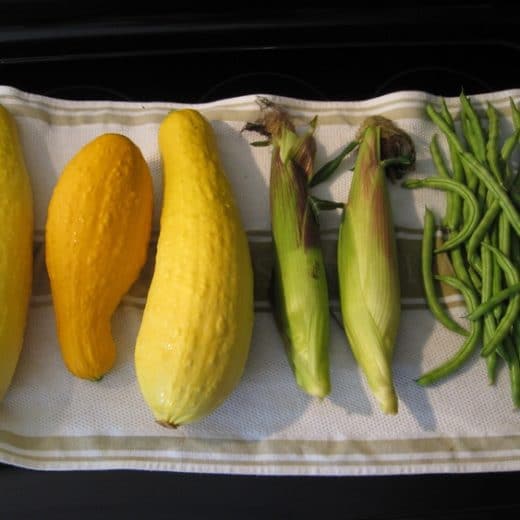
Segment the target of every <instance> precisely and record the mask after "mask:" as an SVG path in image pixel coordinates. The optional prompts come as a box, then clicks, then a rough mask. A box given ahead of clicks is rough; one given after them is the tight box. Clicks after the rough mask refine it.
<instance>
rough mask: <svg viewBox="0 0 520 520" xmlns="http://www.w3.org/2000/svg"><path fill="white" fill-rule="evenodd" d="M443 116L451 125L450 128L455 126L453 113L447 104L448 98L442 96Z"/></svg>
mask: <svg viewBox="0 0 520 520" xmlns="http://www.w3.org/2000/svg"><path fill="white" fill-rule="evenodd" d="M441 116H442V117H443V118H444V121H446V123H447V124H448V125H449V126H450V128H453V129H454V128H455V122H454V121H453V117H451V113H450V111H449V109H448V105H446V100H445V99H444V98H441Z"/></svg>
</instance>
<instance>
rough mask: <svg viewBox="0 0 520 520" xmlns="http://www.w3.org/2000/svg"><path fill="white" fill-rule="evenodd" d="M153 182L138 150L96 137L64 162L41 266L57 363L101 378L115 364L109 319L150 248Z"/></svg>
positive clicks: (118, 139) (117, 139)
mask: <svg viewBox="0 0 520 520" xmlns="http://www.w3.org/2000/svg"><path fill="white" fill-rule="evenodd" d="M152 205H153V188H152V180H151V175H150V171H149V168H148V165H147V163H146V161H145V159H144V157H143V156H142V153H141V151H140V149H139V148H138V147H137V145H135V144H134V143H133V142H132V141H131V140H130V139H129V138H127V137H125V136H123V135H120V134H102V135H100V136H98V137H97V138H95V139H94V140H92V141H90V142H89V143H87V144H86V145H85V146H84V147H83V148H81V149H80V150H79V151H78V152H77V153H76V155H75V156H74V157H72V159H71V160H70V161H69V163H68V164H67V165H66V166H65V168H64V170H63V172H62V174H61V176H60V178H59V180H58V183H57V184H56V186H55V189H54V191H53V194H52V197H51V201H50V203H49V208H48V216H47V223H46V237H45V239H46V263H47V270H48V273H49V279H50V282H51V291H52V297H53V303H54V309H55V316H56V328H57V333H58V339H59V343H60V348H61V352H62V356H63V360H64V362H65V364H66V366H67V368H68V369H69V370H70V372H71V373H72V374H74V375H76V376H77V377H80V378H84V379H90V380H99V379H100V378H101V377H102V376H103V375H104V374H106V373H107V372H108V371H109V370H110V369H111V368H112V367H113V365H114V362H115V359H116V346H115V343H114V339H113V337H112V333H111V318H112V315H113V313H114V312H115V310H116V308H117V306H118V305H119V303H120V301H121V299H122V297H123V296H124V294H126V292H127V291H128V290H129V288H130V287H131V285H132V284H133V282H134V281H135V280H136V279H137V277H138V275H139V273H140V271H141V269H142V267H143V266H144V263H145V261H146V255H147V250H148V243H149V240H150V233H151V220H152Z"/></svg>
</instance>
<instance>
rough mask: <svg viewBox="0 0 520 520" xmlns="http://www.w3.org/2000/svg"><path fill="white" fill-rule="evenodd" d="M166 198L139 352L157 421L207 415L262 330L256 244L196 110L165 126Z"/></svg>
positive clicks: (174, 115) (139, 368)
mask: <svg viewBox="0 0 520 520" xmlns="http://www.w3.org/2000/svg"><path fill="white" fill-rule="evenodd" d="M159 147H160V151H161V156H162V159H163V165H164V197H163V208H162V214H161V229H160V234H159V240H158V245H157V256H156V264H155V271H154V275H153V279H152V283H151V286H150V290H149V293H148V298H147V302H146V307H145V310H144V315H143V320H142V323H141V328H140V331H139V334H138V338H137V345H136V350H135V365H136V373H137V378H138V382H139V385H140V388H141V392H142V394H143V396H144V399H145V401H146V402H147V404H148V405H149V407H150V408H151V410H152V412H153V414H154V416H155V418H156V420H157V421H158V422H159V423H161V424H164V425H170V426H179V425H182V424H187V423H191V422H193V421H196V420H198V419H201V418H202V417H204V416H206V415H207V414H209V413H210V412H212V411H213V410H214V409H215V408H217V407H218V406H219V405H220V404H221V403H222V402H223V401H224V400H225V399H226V398H227V396H228V395H229V394H230V393H231V392H232V390H233V389H234V388H235V386H236V385H237V383H238V381H239V379H240V378H241V376H242V373H243V370H244V366H245V363H246V359H247V356H248V353H249V346H250V341H251V335H252V328H253V315H254V314H253V273H252V265H251V258H250V252H249V244H248V241H247V236H246V234H245V231H244V229H243V227H242V223H241V217H240V213H239V210H238V207H237V205H236V203H235V200H234V194H233V192H232V188H231V186H230V184H229V182H228V179H227V177H226V173H225V172H224V170H223V167H222V164H221V161H220V157H219V152H218V148H217V144H216V141H215V137H214V134H213V129H212V127H211V125H210V124H209V122H208V121H207V120H206V119H205V118H204V117H203V116H202V115H201V114H200V113H199V112H197V111H194V110H189V109H185V110H179V111H177V112H171V113H170V114H168V115H167V116H166V118H165V119H164V120H163V122H162V124H161V127H160V129H159Z"/></svg>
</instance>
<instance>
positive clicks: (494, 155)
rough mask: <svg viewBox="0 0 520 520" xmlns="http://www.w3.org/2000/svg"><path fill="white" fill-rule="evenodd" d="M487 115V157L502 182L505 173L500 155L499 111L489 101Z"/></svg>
mask: <svg viewBox="0 0 520 520" xmlns="http://www.w3.org/2000/svg"><path fill="white" fill-rule="evenodd" d="M487 115H488V121H489V127H488V140H487V143H486V158H487V162H488V164H489V168H490V169H491V171H492V172H493V175H494V176H495V177H496V179H497V181H500V182H501V181H502V177H503V175H502V168H501V164H500V156H499V155H498V141H499V138H500V132H499V120H498V112H497V110H496V108H495V107H494V106H493V105H492V104H491V103H488V106H487Z"/></svg>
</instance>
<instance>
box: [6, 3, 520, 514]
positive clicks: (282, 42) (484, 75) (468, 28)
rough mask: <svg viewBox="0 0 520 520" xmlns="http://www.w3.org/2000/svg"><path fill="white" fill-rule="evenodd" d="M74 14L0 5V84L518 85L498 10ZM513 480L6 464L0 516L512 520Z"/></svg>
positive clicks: (113, 9)
mask: <svg viewBox="0 0 520 520" xmlns="http://www.w3.org/2000/svg"><path fill="white" fill-rule="evenodd" d="M76 4H77V3H75V2H58V1H43V0H42V1H14V0H10V1H0V84H4V85H12V86H15V87H18V88H21V89H24V90H28V91H31V92H35V93H41V94H46V95H50V96H56V97H63V98H70V99H114V100H121V99H125V100H142V101H156V100H169V101H179V102H188V103H197V102H203V101H210V100H214V99H219V98H222V97H229V96H236V95H241V94H248V93H271V94H281V95H287V96H292V97H302V98H307V99H316V100H327V99H338V100H354V99H364V98H369V97H373V96H377V95H381V94H385V93H388V92H392V91H396V90H426V91H429V92H432V93H434V94H439V95H444V96H456V95H458V94H459V93H460V91H461V89H462V88H464V90H465V92H466V93H468V94H473V93H478V92H485V91H490V90H500V89H507V88H518V87H520V79H519V78H520V73H519V71H520V47H519V43H520V30H519V28H520V24H519V23H520V16H519V14H520V10H519V8H518V7H504V6H503V5H502V4H500V3H493V2H435V3H431V2H430V3H428V2H427V3H424V4H420V3H417V4H415V3H412V2H408V3H406V2H397V3H396V2H392V3H377V2H375V3H374V2H370V3H368V2H366V4H367V5H363V2H358V3H356V5H347V6H346V7H344V8H334V9H333V8H329V7H320V5H318V6H315V5H314V6H305V4H303V5H302V4H300V5H299V7H298V8H289V6H286V5H285V4H282V3H280V4H279V5H277V6H276V8H275V7H273V6H269V5H266V4H259V3H256V4H255V6H254V8H249V9H242V10H240V9H237V8H236V7H235V8H233V9H231V8H226V6H225V5H223V4H222V3H219V4H218V5H214V6H213V8H211V7H210V8H205V7H202V6H198V5H190V6H189V7H185V6H172V5H170V4H166V5H165V6H164V5H163V3H162V2H154V1H147V2H144V3H143V4H145V5H139V4H138V5H136V6H135V7H132V6H128V5H125V4H126V3H123V2H115V1H112V2H107V1H105V2H99V1H90V2H88V3H84V4H78V5H76ZM316 4H320V3H319V2H316ZM360 4H361V5H360ZM475 398H478V396H476V397H475ZM0 428H1V425H0ZM519 477H520V473H519V472H511V473H497V474H464V475H419V476H399V477H397V476H388V477H349V478H347V477H345V478H327V477H320V478H311V477H305V478H288V477H278V478H272V477H241V476H227V475H190V474H173V473H153V472H138V471H99V472H88V471H83V472H81V471H79V472H37V471H29V470H24V469H21V468H15V467H11V466H7V465H0V517H1V518H2V519H4V518H5V519H10V518H37V517H41V516H46V517H47V516H48V517H49V518H55V519H61V518H119V517H122V516H125V517H127V518H135V517H142V516H144V515H147V516H148V515H149V516H150V517H151V518H183V519H184V518H188V519H199V518H225V519H231V518H241V519H250V518H251V519H256V518H262V519H264V518H288V519H291V518H299V519H300V518H311V517H312V518H314V517H317V516H320V517H324V518H356V519H373V518H385V519H397V518H399V519H412V518H426V519H429V518H432V519H433V518H449V519H459V518H460V519H462V518H473V519H474V518H490V517H496V518H505V517H506V516H508V517H518V513H520V498H519V494H518V483H519Z"/></svg>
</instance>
